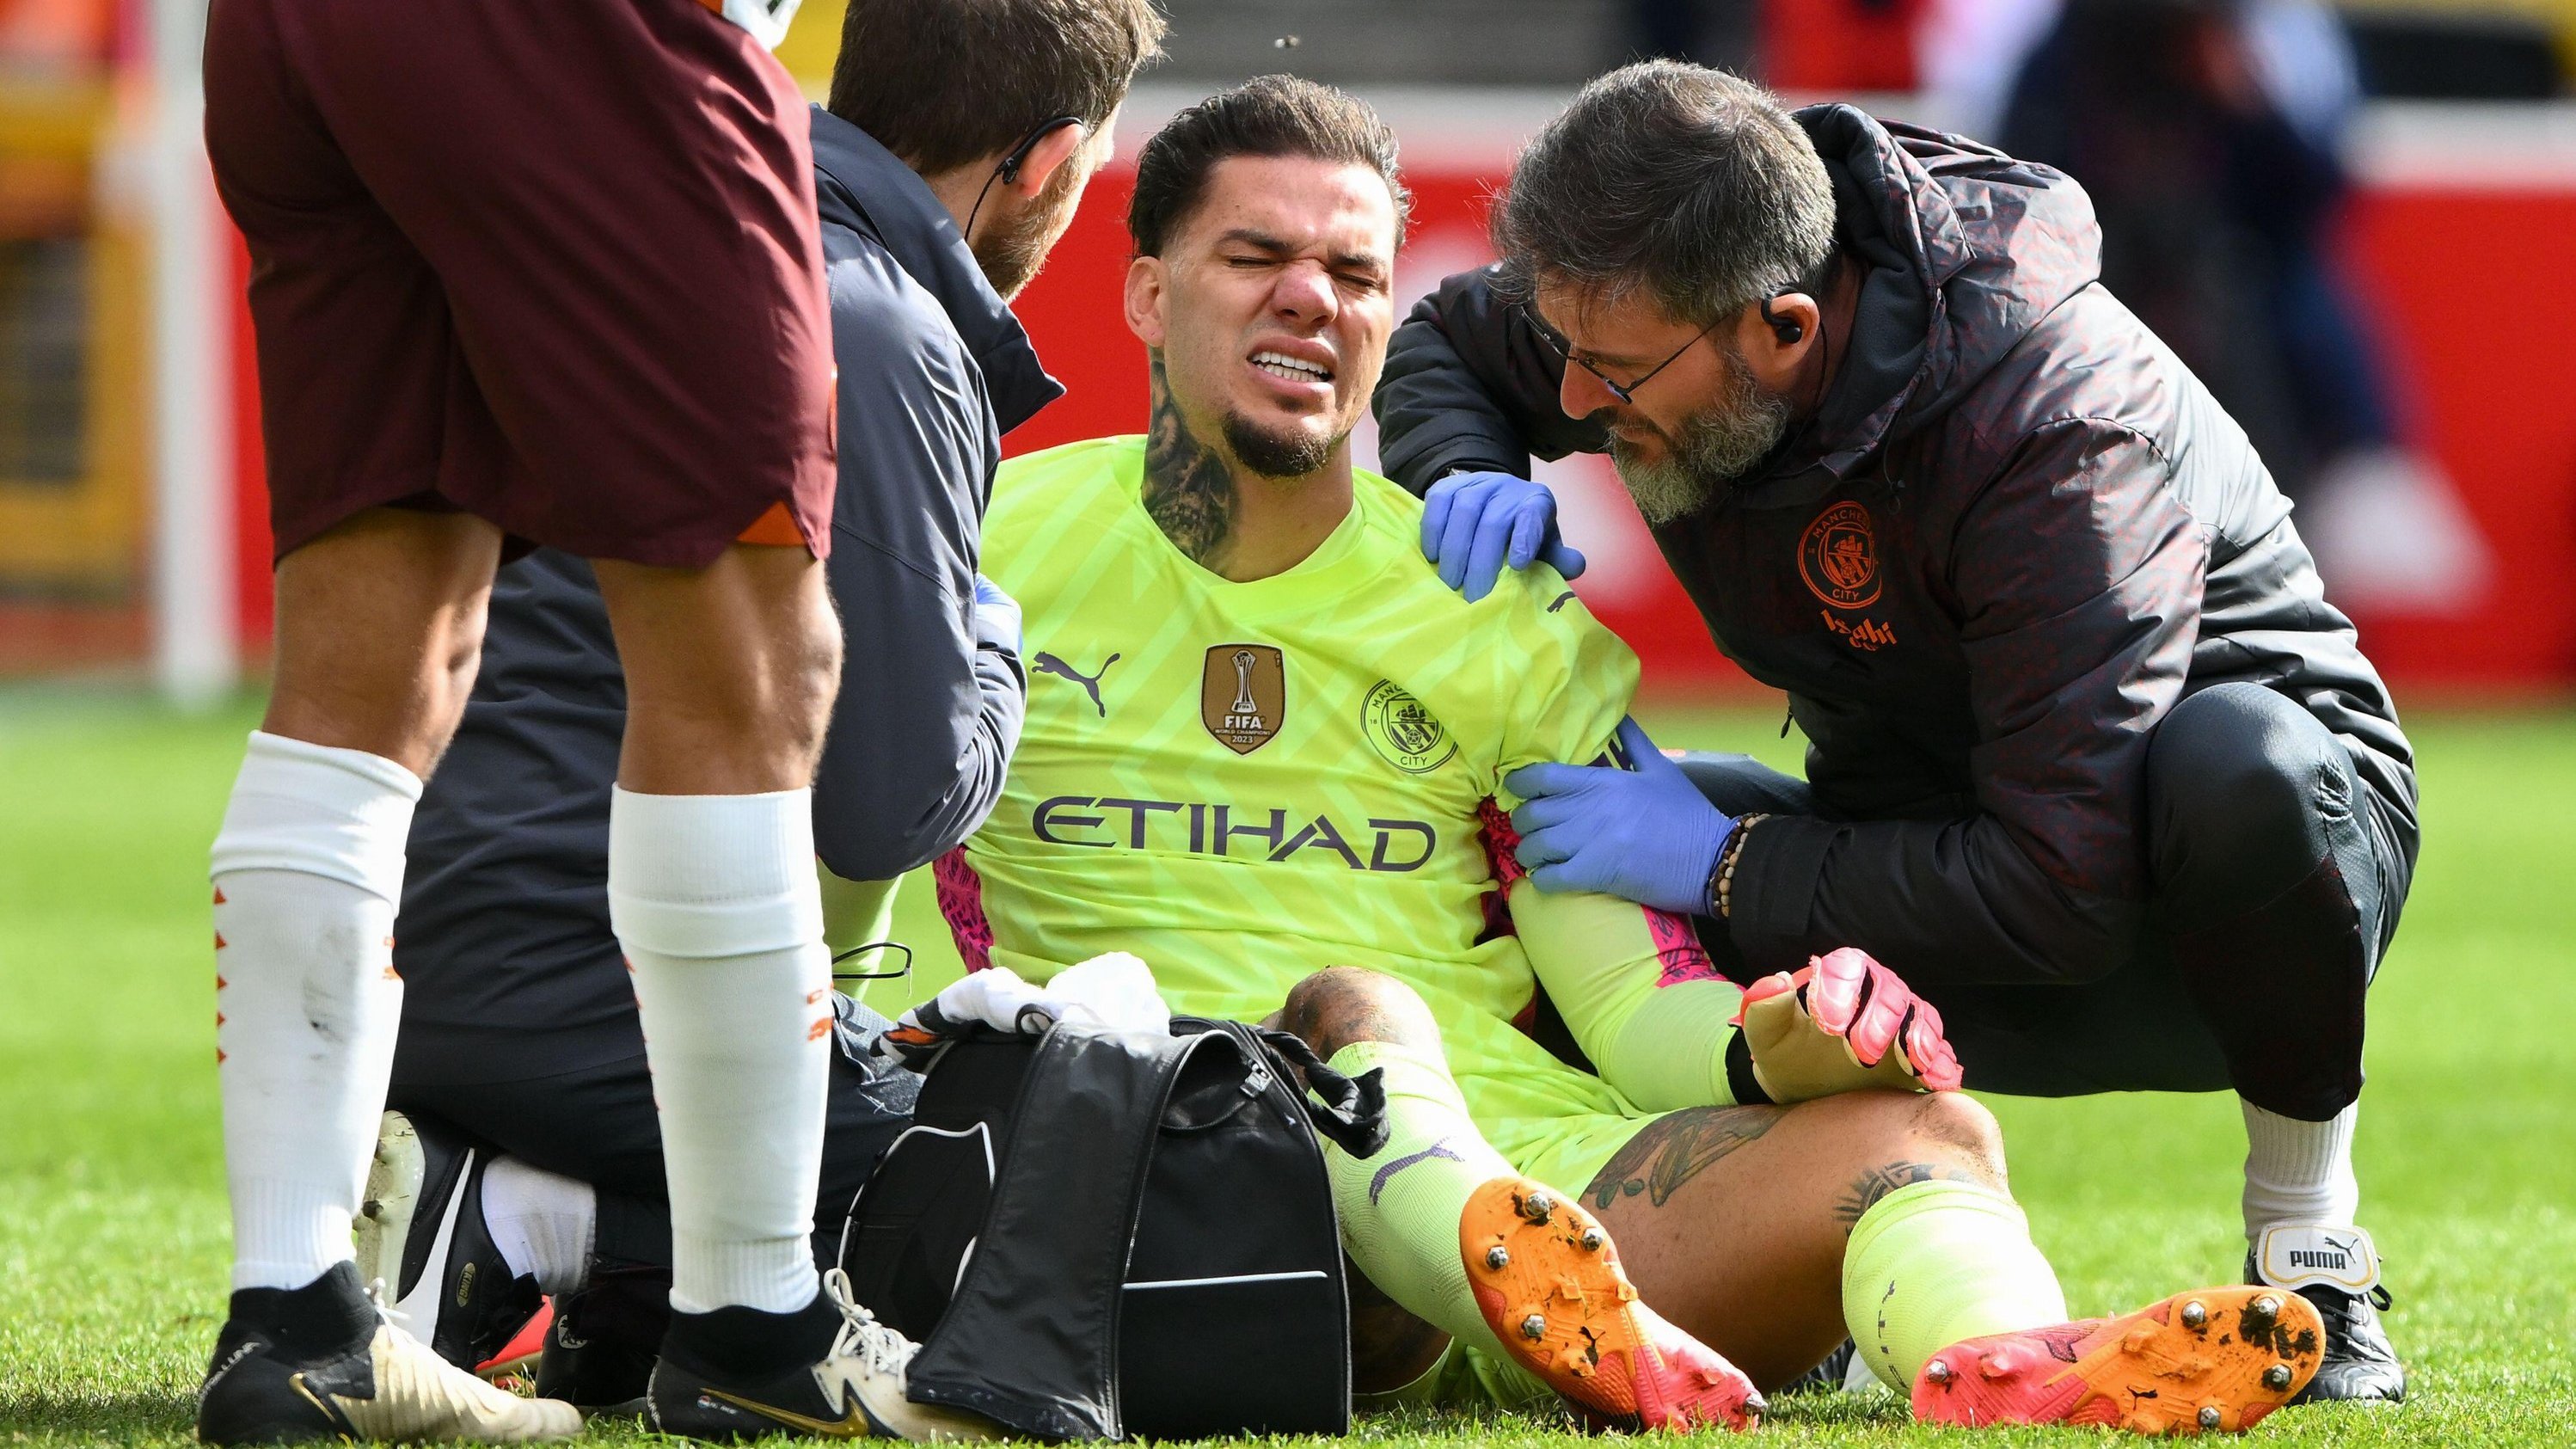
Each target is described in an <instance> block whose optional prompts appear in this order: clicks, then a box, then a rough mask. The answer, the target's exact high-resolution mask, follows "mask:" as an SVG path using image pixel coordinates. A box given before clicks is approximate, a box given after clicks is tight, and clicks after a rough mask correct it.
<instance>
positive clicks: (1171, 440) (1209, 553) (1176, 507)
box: [1144, 349, 1234, 569]
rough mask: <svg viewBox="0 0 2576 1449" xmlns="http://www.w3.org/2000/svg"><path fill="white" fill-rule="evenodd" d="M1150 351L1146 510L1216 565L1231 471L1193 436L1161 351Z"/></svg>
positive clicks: (1177, 541) (1226, 523) (1186, 549)
mask: <svg viewBox="0 0 2576 1449" xmlns="http://www.w3.org/2000/svg"><path fill="white" fill-rule="evenodd" d="M1150 355H1151V357H1152V363H1153V406H1154V421H1153V431H1152V432H1151V433H1149V434H1147V436H1146V439H1145V487H1144V503H1145V514H1146V516H1147V517H1149V518H1151V519H1153V520H1154V522H1155V524H1156V525H1157V526H1158V527H1160V528H1161V529H1162V530H1163V536H1164V537H1166V538H1168V539H1170V540H1171V541H1172V546H1173V547H1175V548H1177V549H1179V550H1180V551H1181V552H1183V553H1185V554H1188V555H1189V556H1190V557H1191V558H1192V559H1193V560H1195V561H1196V562H1198V563H1200V564H1202V565H1204V566H1206V567H1208V568H1211V569H1214V568H1216V567H1217V565H1218V562H1219V556H1220V555H1221V554H1222V553H1223V552H1224V551H1225V548H1226V545H1227V544H1229V543H1231V542H1232V541H1233V538H1234V473H1233V470H1232V469H1230V468H1228V467H1227V466H1226V463H1225V459H1224V458H1223V457H1222V456H1220V455H1219V454H1218V453H1217V451H1216V450H1215V449H1214V448H1211V447H1209V446H1208V445H1207V444H1205V443H1202V442H1200V441H1199V440H1198V439H1197V438H1196V437H1194V436H1192V435H1191V433H1190V426H1189V424H1188V423H1186V422H1184V421H1183V420H1182V418H1181V409H1180V404H1178V403H1176V402H1174V401H1172V390H1171V388H1170V387H1169V386H1168V385H1167V384H1166V383H1165V382H1164V379H1163V354H1162V352H1161V351H1160V350H1159V349H1158V350H1156V351H1154V352H1153V353H1152V354H1150Z"/></svg>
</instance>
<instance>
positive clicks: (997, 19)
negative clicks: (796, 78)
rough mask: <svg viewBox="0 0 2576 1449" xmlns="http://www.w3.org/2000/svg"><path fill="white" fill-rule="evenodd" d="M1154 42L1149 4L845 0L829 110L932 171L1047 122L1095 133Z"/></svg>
mask: <svg viewBox="0 0 2576 1449" xmlns="http://www.w3.org/2000/svg"><path fill="white" fill-rule="evenodd" d="M1162 36H1163V17H1162V16H1161V15H1160V14H1158V13H1157V12H1156V11H1155V9H1154V6H1153V0H850V8H849V12H848V14H847V15H846V16H845V17H844V18H843V19H842V22H841V54H840V57H839V58H838V59H837V60H835V61H834V62H833V64H832V94H831V99H830V101H829V102H827V106H828V108H829V109H830V111H831V112H832V114H833V115H836V116H838V117H840V118H841V119H842V120H844V121H847V122H849V123H850V124H851V125H853V126H856V127H858V128H859V129H860V130H862V131H865V132H867V133H868V134H869V135H871V136H873V137H875V138H876V139H877V142H878V144H880V145H882V146H884V147H885V148H886V149H887V150H889V151H892V152H893V153H894V154H896V155H897V156H900V157H902V158H903V159H904V161H905V162H906V163H907V164H909V165H910V166H911V167H912V168H913V169H914V170H916V171H919V172H921V173H922V174H924V175H936V174H938V173H939V172H942V171H951V170H954V169H956V168H957V167H960V166H963V165H966V164H967V163H969V162H972V161H978V160H981V159H983V158H984V157H987V156H991V155H994V154H996V153H998V152H1003V151H1008V150H1009V149H1011V147H1013V146H1015V145H1017V144H1019V142H1020V141H1021V139H1022V138H1024V137H1026V136H1027V135H1028V134H1029V133H1030V132H1031V131H1034V130H1036V129H1037V128H1038V127H1039V126H1041V125H1044V124H1045V123H1046V122H1048V121H1050V120H1053V119H1054V118H1056V117H1057V116H1074V117H1078V118H1079V119H1080V120H1081V121H1082V123H1083V124H1084V125H1085V126H1087V127H1089V128H1090V129H1091V130H1093V131H1094V132H1097V131H1098V130H1099V129H1100V128H1101V127H1102V126H1103V125H1105V124H1106V123H1107V122H1108V120H1109V113H1110V112H1111V111H1114V110H1116V109H1117V108H1118V103H1119V102H1120V101H1123V100H1125V99H1126V98H1127V87H1128V85H1129V83H1130V82H1132V81H1133V80H1135V78H1136V70H1137V67H1139V66H1141V65H1143V64H1144V63H1145V62H1146V61H1148V60H1151V59H1153V58H1154V57H1155V56H1157V55H1160V54H1162V45H1161V41H1162Z"/></svg>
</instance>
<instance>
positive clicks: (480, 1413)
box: [197, 1263, 581, 1444]
mask: <svg viewBox="0 0 2576 1449" xmlns="http://www.w3.org/2000/svg"><path fill="white" fill-rule="evenodd" d="M580 1429H581V1415H579V1414H578V1413H576V1412H574V1410H573V1408H572V1406H571V1405H569V1404H558V1403H552V1402H549V1401H547V1400H544V1399H521V1398H516V1397H513V1396H512V1395H509V1394H505V1393H502V1392H501V1391H500V1390H498V1389H495V1388H493V1387H492V1386H491V1385H489V1384H486V1383H484V1382H483V1381H482V1380H480V1379H478V1378H475V1377H474V1376H473V1375H471V1374H467V1373H463V1372H460V1371H458V1370H457V1369H455V1368H453V1367H451V1366H450V1365H448V1364H447V1363H446V1362H444V1361H442V1360H441V1359H439V1358H438V1357H436V1356H435V1355H433V1354H431V1353H430V1352H429V1350H427V1349H425V1348H423V1347H422V1346H421V1345H420V1344H419V1342H418V1341H416V1340H414V1339H413V1338H412V1337H411V1336H410V1335H409V1334H406V1333H404V1332H402V1331H401V1330H399V1329H397V1328H395V1327H393V1326H392V1325H390V1324H388V1323H385V1322H383V1321H382V1320H381V1319H379V1318H378V1317H377V1314H376V1308H375V1305H374V1304H373V1303H371V1302H369V1301H368V1299H367V1295H366V1294H365V1293H364V1292H362V1291H361V1290H360V1289H359V1287H358V1270H357V1268H356V1267H355V1266H354V1265H352V1264H349V1263H341V1264H338V1265H336V1266H335V1267H333V1268H332V1269H331V1270H330V1271H329V1272H327V1273H325V1274H323V1275H322V1276H321V1277H319V1278H317V1279H315V1280H313V1281H312V1282H310V1283H308V1284H306V1285H304V1286H303V1287H301V1288H292V1289H289V1288H245V1289H242V1290H241V1291H239V1292H236V1293H235V1294H233V1297H232V1311H231V1314H230V1316H229V1317H228V1318H227V1319H226V1321H225V1323H224V1327H223V1332H222V1333H220V1334H219V1335H217V1336H216V1339H215V1356H214V1361H213V1362H212V1363H211V1364H209V1365H208V1366H207V1369H206V1382H205V1386H204V1387H203V1388H200V1389H199V1390H198V1391H197V1437H198V1438H199V1439H202V1440H204V1441H205V1442H206V1443H209V1444H292V1443H299V1442H303V1441H307V1440H317V1439H374V1440H403V1439H480V1440H487V1441H491V1442H496V1443H504V1442H523V1441H527V1440H532V1439H568V1438H570V1437H572V1436H573V1435H574V1434H576V1433H578V1432H580Z"/></svg>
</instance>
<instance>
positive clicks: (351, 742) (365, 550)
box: [260, 508, 501, 778]
mask: <svg viewBox="0 0 2576 1449" xmlns="http://www.w3.org/2000/svg"><path fill="white" fill-rule="evenodd" d="M500 557H501V533H500V530H498V529H496V528H494V527H493V526H492V525H491V524H489V523H486V522H484V521H483V520H482V519H480V518H476V517H474V516H473V515H471V514H465V513H427V512H417V511H414V510H411V509H404V508H371V509H368V510H366V511H365V512H363V513H359V514H357V515H355V516H353V517H352V518H350V519H349V521H348V522H346V523H343V524H341V525H340V526H339V527H337V528H334V529H332V530H331V531H330V532H328V533H326V534H323V535H322V536H321V537H320V538H317V539H315V540H313V541H312V542H311V543H308V544H306V545H304V546H303V547H302V548H299V549H297V550H296V551H295V552H293V553H290V554H288V555H287V556H286V557H284V558H282V559H280V560H278V564H277V639H276V646H275V656H276V657H275V681H274V683H273V684H272V685H271V687H270V692H269V699H268V714H267V716H266V718H265V719H263V720H262V721H261V722H260V728H261V729H262V730H265V731H266V732H268V733H270V734H274V735H281V736H284V737H286V738H289V739H297V740H303V741H306V742H307V743H310V744H317V745H325V746H330V747H332V748H336V749H350V750H364V751H366V752H368V753H369V754H372V755H378V756H381V757H383V758H385V759H388V760H391V761H393V762H394V763H396V764H398V765H400V766H402V767H403V768H404V769H406V770H409V771H410V772H411V773H412V774H414V775H417V776H421V777H423V778H426V777H427V776H428V774H429V772H430V769H431V767H432V766H434V765H435V764H436V763H437V760H438V755H439V752H440V751H442V750H444V749H446V748H447V741H448V737H449V736H451V735H453V734H455V733H456V722H457V720H459V719H460V718H462V717H463V716H464V713H465V698H466V696H467V695H468V694H469V693H471V692H472V691H473V688H474V666H475V661H476V659H477V657H478V655H479V654H480V652H481V650H482V647H483V614H484V606H485V603H486V601H487V600H488V599H489V598H490V597H491V593H492V571H493V569H494V568H495V567H496V566H497V565H498V564H499V562H500Z"/></svg>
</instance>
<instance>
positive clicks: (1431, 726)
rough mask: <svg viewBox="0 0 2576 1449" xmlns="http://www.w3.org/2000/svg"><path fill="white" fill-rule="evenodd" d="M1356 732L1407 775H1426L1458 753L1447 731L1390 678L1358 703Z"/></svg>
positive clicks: (1429, 712)
mask: <svg viewBox="0 0 2576 1449" xmlns="http://www.w3.org/2000/svg"><path fill="white" fill-rule="evenodd" d="M1360 733H1361V734H1363V735H1366V736H1368V742H1369V747H1370V748H1372V749H1374V750H1376V751H1377V752H1378V754H1379V756H1380V757H1382V758H1383V759H1385V761H1386V762H1387V763H1388V764H1390V765H1393V766H1395V767H1396V768H1397V769H1399V770H1402V771H1404V772H1405V773H1406V774H1408V775H1422V774H1428V773H1429V772H1431V771H1433V770H1436V769H1439V768H1440V767H1441V766H1442V765H1445V764H1447V763H1449V761H1450V758H1451V757H1452V756H1454V755H1456V754H1457V753H1458V741H1457V740H1456V738H1454V737H1453V736H1451V735H1450V733H1449V731H1448V729H1447V728H1446V727H1445V726H1443V725H1442V724H1441V723H1440V721H1439V720H1438V719H1436V718H1434V717H1433V716H1432V713H1431V711H1429V710H1427V709H1425V708H1423V707H1422V701H1420V700H1418V699H1415V698H1414V697H1413V696H1412V695H1410V694H1407V693H1406V692H1405V691H1404V690H1403V689H1401V688H1399V687H1398V686H1397V685H1396V683H1395V681H1393V680H1391V679H1381V680H1379V681H1378V682H1377V684H1376V686H1375V687H1374V688H1372V689H1370V690H1369V692H1368V698H1367V699H1365V700H1363V701H1361V703H1360Z"/></svg>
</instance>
